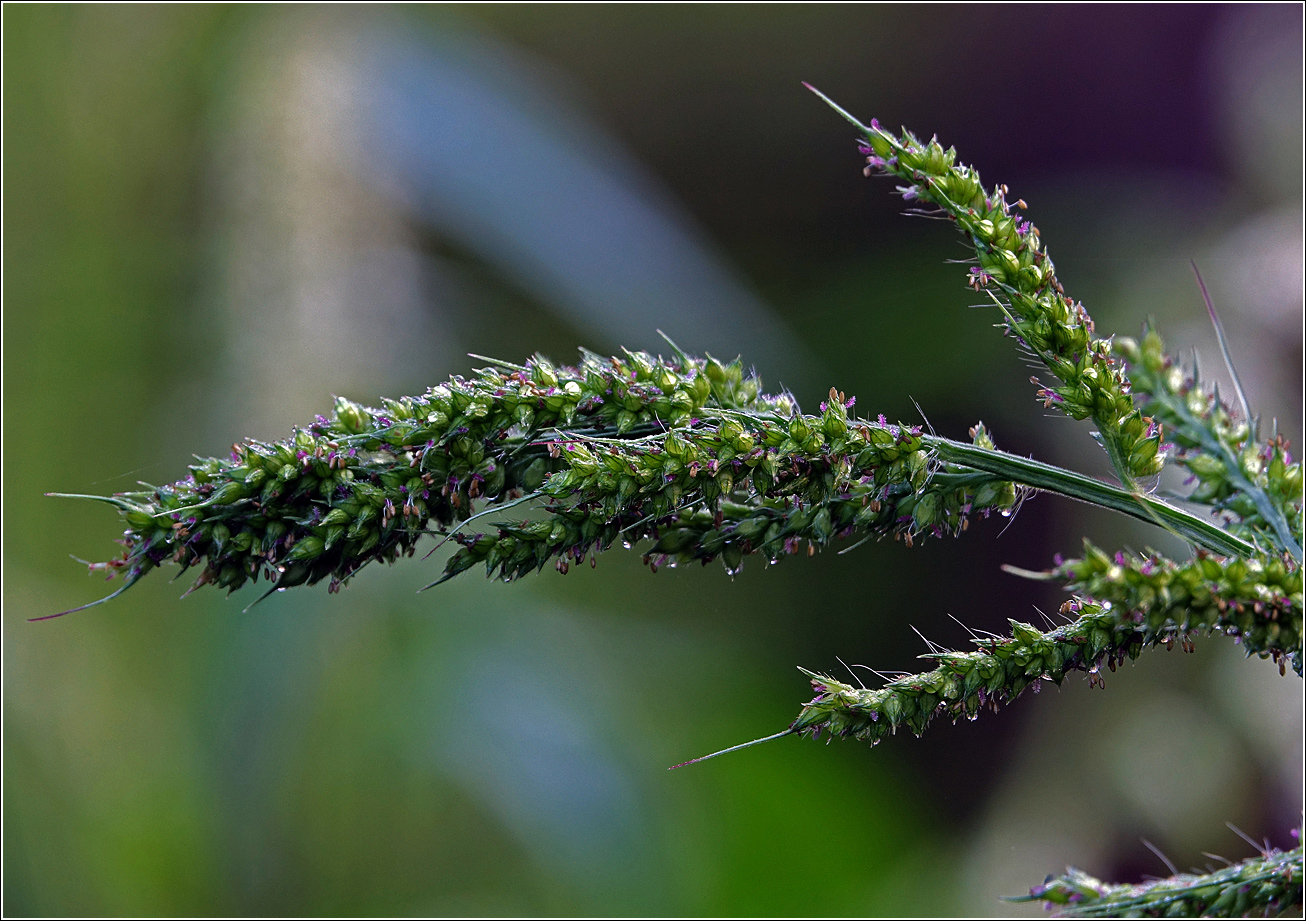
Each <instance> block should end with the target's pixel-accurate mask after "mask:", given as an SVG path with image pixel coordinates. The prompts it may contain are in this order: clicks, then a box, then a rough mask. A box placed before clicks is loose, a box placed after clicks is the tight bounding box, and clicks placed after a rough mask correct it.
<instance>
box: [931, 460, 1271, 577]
mask: <svg viewBox="0 0 1306 921" xmlns="http://www.w3.org/2000/svg"><path fill="white" fill-rule="evenodd" d="M921 441H923V442H924V443H925V445H926V447H929V448H932V449H933V450H934V451H935V452H936V453H937V454H938V456H939V459H940V460H944V461H947V462H949V463H954V464H962V465H965V466H967V467H971V468H973V469H975V470H983V471H985V472H986V473H993V474H997V475H998V476H1001V477H1003V478H1004V479H1008V480H1011V481H1012V482H1014V483H1018V484H1020V485H1022V486H1030V487H1033V488H1034V489H1041V490H1043V491H1044V492H1050V493H1056V494H1057V495H1059V496H1066V497H1068V498H1071V499H1078V500H1079V501H1080V502H1087V503H1088V504H1090V505H1096V506H1099V507H1101V508H1107V509H1111V510H1112V511H1115V512H1121V513H1123V514H1125V515H1130V516H1132V517H1134V518H1137V519H1139V520H1140V521H1146V522H1147V523H1149V524H1155V525H1159V526H1160V527H1163V528H1165V529H1166V530H1168V531H1172V532H1174V533H1175V534H1178V535H1179V536H1180V537H1182V538H1184V539H1185V540H1187V541H1190V542H1191V543H1193V544H1196V545H1197V546H1199V547H1204V548H1206V549H1207V550H1211V551H1214V552H1215V553H1219V554H1221V555H1222V556H1243V557H1246V556H1252V555H1254V554H1255V553H1256V548H1254V547H1253V546H1252V545H1251V544H1248V543H1246V542H1245V541H1242V540H1239V539H1238V538H1236V537H1234V536H1233V535H1232V534H1229V533H1228V532H1227V531H1224V530H1222V529H1221V528H1219V527H1218V526H1216V525H1214V524H1212V523H1211V522H1209V521H1203V520H1202V519H1201V518H1198V517H1197V516H1196V515H1192V514H1189V513H1188V512H1185V511H1184V510H1182V509H1179V508H1175V507H1174V506H1173V505H1168V504H1166V503H1165V502H1162V501H1160V500H1159V499H1153V498H1151V497H1150V496H1145V495H1143V494H1142V493H1138V492H1129V491H1127V490H1124V489H1120V488H1119V487H1116V486H1110V485H1108V484H1106V483H1103V482H1101V481H1100V480H1095V479H1093V478H1092V477H1088V476H1084V475H1083V474H1082V473H1075V472H1074V471H1072V470H1066V469H1064V468H1062V467H1054V466H1052V465H1051V464H1045V463H1043V462H1041V461H1036V460H1031V459H1030V458H1027V457H1019V456H1017V455H1015V454H1007V453H1006V452H1005V451H997V450H990V449H988V448H979V447H976V446H975V445H972V444H967V443H966V442H963V441H953V440H952V439H951V438H940V437H938V436H936V435H923V436H921Z"/></svg>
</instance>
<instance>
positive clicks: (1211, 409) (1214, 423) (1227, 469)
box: [1116, 329, 1302, 562]
mask: <svg viewBox="0 0 1306 921" xmlns="http://www.w3.org/2000/svg"><path fill="white" fill-rule="evenodd" d="M1116 351H1117V352H1118V353H1119V354H1120V355H1121V356H1122V357H1123V358H1124V360H1125V363H1126V366H1127V368H1128V371H1129V377H1130V380H1131V381H1132V382H1133V385H1134V391H1135V393H1137V394H1138V395H1139V396H1141V397H1144V398H1145V399H1146V400H1147V409H1148V411H1149V412H1151V413H1152V415H1153V416H1154V417H1155V418H1156V419H1157V420H1158V421H1160V422H1161V423H1163V424H1164V426H1165V429H1166V434H1167V437H1169V439H1170V440H1171V441H1173V442H1174V444H1175V446H1176V448H1177V452H1176V455H1175V459H1176V461H1177V462H1178V463H1179V464H1180V465H1182V466H1183V467H1185V468H1187V470H1188V472H1189V473H1190V474H1191V475H1192V477H1193V480H1194V481H1195V482H1196V484H1197V485H1196V487H1195V488H1194V490H1193V492H1192V494H1191V495H1190V496H1189V497H1188V498H1189V499H1190V500H1191V501H1194V502H1201V503H1203V504H1207V505H1211V506H1213V507H1214V508H1215V509H1216V511H1218V512H1223V513H1226V514H1227V516H1228V517H1229V518H1231V519H1232V521H1231V525H1232V527H1231V530H1233V531H1234V532H1235V533H1241V534H1242V535H1244V536H1247V537H1249V538H1250V539H1252V540H1254V541H1257V542H1258V543H1261V544H1262V545H1268V546H1271V547H1275V548H1277V549H1278V550H1279V551H1280V552H1288V553H1291V554H1292V555H1293V556H1294V557H1295V558H1296V559H1297V560H1298V562H1300V561H1301V547H1302V468H1301V463H1300V462H1297V463H1294V462H1293V459H1292V456H1291V455H1290V454H1289V453H1288V445H1287V442H1286V441H1284V440H1283V439H1282V438H1281V437H1276V438H1273V439H1271V440H1269V441H1267V442H1264V443H1258V442H1257V441H1256V439H1255V436H1254V433H1253V429H1252V425H1251V423H1250V422H1249V421H1248V420H1245V419H1240V418H1238V417H1237V416H1236V415H1235V414H1234V413H1233V412H1232V411H1230V409H1229V408H1228V407H1227V406H1225V404H1224V403H1222V402H1221V400H1220V396H1219V394H1218V392H1216V391H1215V390H1214V389H1213V388H1209V387H1206V386H1203V385H1202V384H1201V382H1199V381H1198V379H1197V373H1196V370H1195V369H1194V371H1193V372H1192V373H1191V374H1189V373H1187V372H1186V371H1185V370H1184V369H1183V368H1182V367H1181V366H1180V365H1179V363H1178V362H1177V361H1175V360H1174V359H1173V358H1171V357H1170V356H1169V355H1167V354H1166V352H1165V344H1164V343H1163V342H1162V341H1161V337H1160V336H1159V335H1158V334H1157V332H1156V331H1155V330H1153V329H1147V330H1145V331H1144V333H1143V337H1142V338H1141V340H1134V339H1125V338H1121V339H1119V340H1117V342H1116Z"/></svg>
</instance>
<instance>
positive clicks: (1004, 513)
mask: <svg viewBox="0 0 1306 921" xmlns="http://www.w3.org/2000/svg"><path fill="white" fill-rule="evenodd" d="M1002 517H1003V518H1010V517H1011V509H1009V508H1004V509H1003V510H1002Z"/></svg>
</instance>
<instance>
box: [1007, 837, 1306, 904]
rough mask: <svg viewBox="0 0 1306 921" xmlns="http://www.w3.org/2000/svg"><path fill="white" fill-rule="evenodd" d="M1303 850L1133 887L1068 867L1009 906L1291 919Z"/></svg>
mask: <svg viewBox="0 0 1306 921" xmlns="http://www.w3.org/2000/svg"><path fill="white" fill-rule="evenodd" d="M1302 867H1303V855H1302V847H1301V845H1298V846H1297V847H1295V848H1294V849H1292V850H1291V851H1280V850H1278V849H1271V848H1267V849H1266V850H1265V851H1264V852H1263V853H1262V854H1260V855H1259V856H1257V857H1252V858H1250V859H1248V860H1244V861H1242V862H1241V863H1235V864H1231V865H1230V866H1227V867H1224V868H1222V869H1219V870H1212V871H1211V872H1209V873H1200V874H1199V873H1180V874H1177V875H1175V876H1171V877H1168V878H1166V879H1158V880H1150V881H1148V882H1144V883H1138V884H1135V885H1117V884H1112V883H1104V882H1102V881H1101V880H1099V879H1096V878H1094V877H1092V876H1089V875H1088V874H1087V873H1084V872H1083V871H1082V870H1076V869H1074V868H1071V869H1069V870H1067V871H1066V873H1064V874H1063V875H1061V876H1056V877H1049V878H1048V879H1047V881H1046V882H1044V883H1043V884H1042V885H1041V886H1035V887H1034V888H1032V889H1031V890H1030V891H1029V895H1027V896H1019V897H1016V898H1013V899H1009V900H1008V901H1012V902H1045V903H1046V905H1047V908H1048V909H1049V910H1052V909H1062V910H1063V911H1064V913H1065V914H1067V915H1070V916H1072V917H1083V918H1203V917H1217V918H1250V917H1262V918H1291V917H1301V913H1302Z"/></svg>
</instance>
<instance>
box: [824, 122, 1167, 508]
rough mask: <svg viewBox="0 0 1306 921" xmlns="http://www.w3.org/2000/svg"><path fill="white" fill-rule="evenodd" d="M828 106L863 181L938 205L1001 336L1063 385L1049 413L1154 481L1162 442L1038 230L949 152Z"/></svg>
mask: <svg viewBox="0 0 1306 921" xmlns="http://www.w3.org/2000/svg"><path fill="white" fill-rule="evenodd" d="M828 101H829V100H827V102H828ZM831 105H833V103H831ZM835 108H836V110H837V111H839V112H840V114H842V115H843V116H844V117H845V118H847V119H848V120H849V121H851V122H852V123H853V124H854V125H856V126H857V127H858V128H859V129H860V130H861V131H862V132H863V134H864V138H865V139H864V140H863V141H862V142H861V148H862V152H863V153H864V154H865V155H866V164H867V165H866V169H865V173H866V175H867V176H871V175H873V174H876V173H879V174H883V175H887V176H892V177H894V178H896V179H900V180H902V181H904V182H905V183H907V184H906V185H903V186H899V187H898V190H899V192H901V193H902V196H903V198H905V199H907V200H908V201H919V202H924V203H928V204H931V205H934V206H936V207H937V208H939V209H941V210H942V212H943V214H944V215H946V216H947V218H948V219H949V220H950V221H952V222H953V223H955V224H956V225H957V226H958V228H960V229H961V231H962V232H963V233H964V234H965V235H966V238H967V240H968V241H969V243H970V244H971V246H972V247H973V248H974V250H975V256H976V262H977V264H976V265H975V266H973V267H972V268H971V269H970V273H969V277H968V284H969V285H970V286H971V287H972V288H974V289H975V290H976V291H980V292H983V293H985V294H987V295H988V296H989V297H990V298H992V299H993V301H994V302H995V303H996V304H997V305H998V306H999V307H1000V308H1001V310H1002V312H1003V314H1004V315H1005V318H1006V328H1007V331H1008V333H1009V334H1010V335H1013V336H1015V337H1016V340H1017V342H1019V343H1020V345H1021V347H1022V348H1023V349H1025V350H1027V351H1029V352H1030V353H1031V354H1033V355H1034V356H1036V357H1037V358H1038V359H1039V360H1040V361H1041V362H1042V363H1043V364H1044V366H1046V367H1047V369H1048V370H1049V371H1051V372H1052V374H1053V375H1055V376H1056V377H1057V379H1058V380H1060V382H1061V383H1060V385H1058V386H1051V387H1042V385H1040V387H1041V389H1040V391H1039V395H1040V396H1041V397H1042V398H1043V400H1044V402H1045V403H1046V405H1047V406H1049V407H1056V408H1057V409H1060V410H1061V411H1062V412H1065V413H1066V414H1068V415H1069V416H1071V417H1072V418H1074V419H1088V418H1092V419H1093V420H1094V422H1096V423H1097V425H1098V427H1099V429H1100V430H1101V439H1102V443H1103V446H1104V447H1105V448H1106V450H1107V453H1108V454H1109V455H1110V456H1111V461H1112V463H1113V464H1114V465H1115V468H1116V471H1117V473H1118V475H1119V476H1120V477H1121V479H1122V481H1124V482H1126V483H1128V482H1130V480H1131V478H1134V477H1148V476H1152V475H1154V474H1157V473H1159V472H1160V471H1161V467H1162V465H1163V464H1164V457H1163V455H1162V454H1161V452H1160V446H1161V437H1160V434H1159V432H1158V431H1157V430H1156V427H1155V426H1154V425H1153V424H1152V422H1151V420H1149V419H1147V418H1145V417H1144V416H1143V415H1142V413H1141V412H1139V411H1138V410H1137V409H1136V408H1135V407H1134V401H1133V399H1132V398H1131V396H1130V392H1129V380H1128V378H1126V377H1125V374H1124V372H1123V370H1122V369H1121V368H1120V366H1119V363H1118V362H1117V361H1116V360H1115V359H1114V358H1113V357H1112V349H1111V342H1110V341H1109V340H1106V339H1099V338H1096V337H1095V336H1094V334H1093V332H1094V330H1093V321H1092V319H1091V318H1090V317H1089V315H1088V313H1087V312H1086V311H1085V310H1084V307H1083V305H1082V304H1080V303H1078V302H1076V301H1074V300H1072V299H1071V298H1069V297H1067V296H1066V293H1065V290H1064V288H1063V287H1062V285H1061V282H1060V281H1058V280H1057V275H1056V269H1055V267H1054V266H1053V264H1052V260H1051V258H1050V257H1049V256H1048V254H1047V250H1046V248H1045V247H1044V246H1043V245H1042V243H1041V242H1040V240H1039V233H1038V229H1037V228H1036V227H1035V226H1034V225H1033V224H1031V223H1030V222H1029V221H1028V220H1026V219H1025V218H1023V217H1021V216H1020V215H1019V214H1018V213H1017V212H1018V211H1020V210H1023V209H1024V208H1025V203H1024V202H1023V201H1017V202H1015V203H1014V204H1008V203H1007V195H1008V190H1007V187H1006V186H999V187H998V188H997V189H994V190H992V191H990V190H988V189H985V188H984V186H983V184H982V183H981V182H980V177H979V173H978V172H976V171H975V170H974V169H972V168H971V167H969V166H966V165H964V164H959V163H957V162H956V156H957V153H956V150H954V149H953V148H951V147H949V148H947V149H946V150H945V149H944V148H943V146H942V145H940V144H939V142H938V140H937V139H931V140H930V141H929V142H928V143H923V142H921V141H920V140H919V139H918V138H917V137H916V136H915V135H913V134H912V133H911V132H909V131H906V130H904V131H903V132H902V134H901V135H895V134H893V133H892V132H890V131H886V130H884V129H883V128H881V127H880V125H879V123H878V122H877V121H875V120H874V119H872V120H871V124H870V126H869V127H867V126H865V125H862V124H861V123H860V122H858V121H857V120H856V119H854V118H852V117H851V116H849V115H848V114H847V113H845V112H843V110H841V109H838V107H837V106H835ZM1013 208H1014V209H1015V210H1014V211H1013ZM1035 383H1038V381H1037V379H1036V380H1035Z"/></svg>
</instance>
